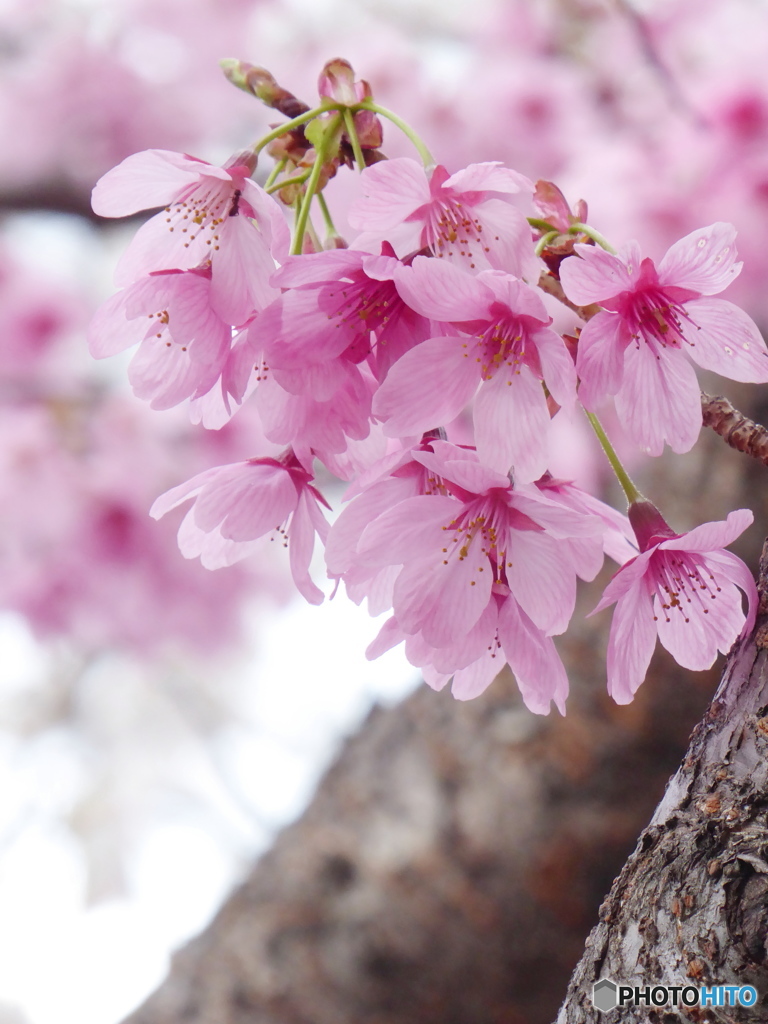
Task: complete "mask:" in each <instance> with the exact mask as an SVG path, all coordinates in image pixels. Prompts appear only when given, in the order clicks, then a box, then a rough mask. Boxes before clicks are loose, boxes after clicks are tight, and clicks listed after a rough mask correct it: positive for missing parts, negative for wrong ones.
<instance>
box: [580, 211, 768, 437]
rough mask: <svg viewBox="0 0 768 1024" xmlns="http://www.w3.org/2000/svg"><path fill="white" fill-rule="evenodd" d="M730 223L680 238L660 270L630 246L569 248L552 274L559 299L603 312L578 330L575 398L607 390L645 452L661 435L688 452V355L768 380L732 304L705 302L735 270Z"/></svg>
mask: <svg viewBox="0 0 768 1024" xmlns="http://www.w3.org/2000/svg"><path fill="white" fill-rule="evenodd" d="M735 237H736V229H735V228H734V227H733V226H732V225H730V224H723V223H717V224H711V225H710V226H709V227H706V228H701V229H699V230H698V231H693V232H691V234H689V235H686V236H685V238H681V239H680V240H679V241H678V242H675V244H674V245H673V246H672V247H671V248H670V249H669V250H668V251H667V253H666V255H665V256H664V258H663V259H662V261H661V263H660V264H659V265H658V268H657V267H656V266H655V264H654V263H653V261H652V260H650V259H648V258H646V259H643V258H642V255H641V252H640V247H639V246H638V244H637V243H636V242H631V243H629V244H628V245H627V246H625V247H624V249H622V251H621V252H620V253H619V254H618V255H615V256H614V255H612V254H611V253H608V252H605V251H604V250H602V249H599V248H597V247H595V246H592V245H577V246H576V247H575V248H576V251H577V253H578V254H579V255H578V257H569V258H568V259H566V260H564V261H563V263H562V265H561V268H560V276H561V280H562V283H563V288H564V289H565V292H566V295H567V296H568V298H569V299H571V301H572V302H576V303H578V304H579V305H589V304H590V303H599V304H600V305H601V306H603V310H602V311H601V312H599V313H598V314H597V315H596V316H594V317H593V318H592V319H591V320H590V321H589V322H588V323H587V324H586V325H585V327H584V328H583V330H582V332H581V337H580V339H579V346H578V357H577V362H576V369H577V371H578V374H579V377H580V378H581V386H580V389H579V397H580V398H581V400H582V402H583V403H584V405H585V406H587V408H593V407H594V406H595V405H596V404H597V403H598V402H600V401H601V400H602V399H603V398H605V397H606V396H607V395H615V396H616V408H617V411H618V413H619V416H620V417H621V419H622V421H623V422H624V424H625V425H626V427H627V429H628V430H629V432H630V433H631V434H632V435H633V436H634V437H635V438H636V439H637V440H638V442H639V444H640V445H641V446H642V447H643V448H645V449H646V450H647V451H648V452H649V453H650V454H651V455H660V454H661V452H662V449H663V447H664V442H665V441H666V442H667V443H668V444H669V446H670V448H672V450H673V451H676V452H687V451H689V450H690V449H691V448H692V447H693V445H694V444H695V442H696V439H697V437H698V436H699V430H700V429H701V403H700V398H699V385H698V382H697V380H696V373H695V372H694V370H693V368H692V367H691V365H690V363H689V362H688V360H687V359H686V358H685V357H686V356H689V357H690V358H691V359H693V360H694V362H696V363H698V364H699V366H701V367H703V368H704V369H705V370H713V371H714V372H715V373H719V374H722V376H724V377H729V378H731V379H732V380H739V381H753V382H756V383H757V382H763V383H764V382H766V381H768V349H766V346H765V342H764V341H763V339H762V337H761V335H760V332H759V331H758V329H757V327H756V326H755V324H754V323H753V321H752V320H751V319H750V318H749V317H748V316H747V315H746V313H744V312H743V311H742V310H741V309H739V308H738V307H737V306H734V305H733V304H732V303H730V302H726V301H725V300H723V299H712V298H709V296H711V295H715V294H716V293H717V292H720V291H722V290H723V289H724V288H725V287H727V285H728V284H730V282H731V281H732V280H733V279H734V278H735V277H736V275H737V274H738V273H739V271H740V270H741V264H740V263H737V262H736V249H735V246H734V240H735Z"/></svg>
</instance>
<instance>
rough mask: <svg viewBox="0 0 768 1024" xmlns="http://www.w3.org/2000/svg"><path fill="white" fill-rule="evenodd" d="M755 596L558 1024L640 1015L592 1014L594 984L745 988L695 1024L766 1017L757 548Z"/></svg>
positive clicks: (764, 594) (765, 723) (767, 752)
mask: <svg viewBox="0 0 768 1024" xmlns="http://www.w3.org/2000/svg"><path fill="white" fill-rule="evenodd" d="M758 588H759V591H760V598H761V601H760V611H761V615H760V616H759V617H758V622H757V626H756V628H755V631H754V633H753V635H752V636H751V637H749V638H748V639H746V640H744V641H742V642H741V643H739V644H737V645H736V646H735V647H734V649H733V651H732V652H731V654H730V656H729V658H728V661H727V663H726V666H725V671H724V673H723V677H722V681H721V683H720V686H719V688H718V690H717V693H716V694H715V696H714V698H713V700H712V703H711V704H710V705H709V708H708V709H707V711H706V713H705V715H704V717H703V719H702V721H701V722H700V724H699V725H698V726H697V728H696V730H695V732H694V734H693V736H692V738H691V743H690V746H689V748H688V752H687V754H686V757H685V760H684V761H683V764H682V766H681V767H680V769H679V770H678V772H677V774H676V775H675V776H674V778H673V779H672V780H671V782H670V784H669V786H668V788H667V791H666V794H665V796H664V799H663V800H662V801H661V803H660V804H659V806H658V808H657V809H656V813H655V814H654V816H653V818H652V820H651V823H650V825H649V826H648V827H647V828H646V829H645V831H644V832H643V833H642V835H641V836H640V839H639V841H638V844H637V848H636V850H635V852H634V853H633V854H632V856H631V857H630V859H629V861H628V862H627V864H626V865H625V867H624V869H623V870H622V872H621V874H620V875H619V877H618V878H617V879H616V881H615V882H614V885H613V888H612V889H611V892H610V895H609V896H608V897H607V899H606V900H605V902H604V903H603V904H602V906H601V907H600V923H599V924H598V925H597V926H596V927H595V928H594V929H593V931H592V933H591V935H590V936H589V939H588V940H587V950H586V953H585V954H584V957H583V959H582V960H581V962H580V964H579V966H578V968H577V969H576V971H575V973H574V976H573V979H572V981H571V984H570V986H569V989H568V994H567V996H566V1000H565V1004H564V1005H563V1008H562V1010H561V1012H560V1015H559V1017H558V1024H576V1022H577V1021H578V1022H580V1024H581V1022H585V1021H596V1020H598V1019H601V1020H603V1021H604V1024H613V1021H614V1020H616V1021H618V1020H621V1021H622V1022H629V1021H638V1022H640V1021H647V1020H648V1019H650V1018H651V1015H652V1013H653V1011H651V1013H649V1010H648V1007H647V1006H643V1005H640V1006H637V1007H635V1006H623V1007H621V1008H620V1009H619V1008H617V1009H616V1010H613V1011H611V1012H610V1013H605V1014H603V1013H601V1012H599V1011H598V1010H596V1009H595V1008H594V1006H593V1005H592V999H591V995H592V986H593V984H594V983H595V982H596V981H598V980H599V979H601V978H609V979H611V980H613V981H614V982H616V983H618V984H626V985H631V986H636V985H637V986H645V985H668V986H679V985H706V986H708V987H711V986H712V985H752V986H754V987H755V988H756V989H757V991H758V999H757V1001H756V1002H755V1004H754V1006H752V1007H751V1008H737V1009H735V1010H734V1009H733V1008H730V1007H724V1008H722V1009H720V1008H715V1007H710V1008H708V1009H707V1010H706V1011H705V1018H704V1019H707V1020H713V1021H733V1020H741V1021H765V1020H766V1017H767V1016H768V1010H767V1009H766V1005H767V1004H768V946H767V945H766V941H767V940H768V860H766V857H767V856H768V655H767V653H766V652H767V651H768V622H766V613H768V542H766V547H765V548H764V549H763V556H762V559H761V562H760V576H759V579H758ZM700 1012H701V1011H699V1010H693V1011H692V1012H691V1019H701V1018H700V1017H697V1016H695V1014H698V1013H700ZM656 1019H658V1020H662V1019H665V1018H662V1015H661V1012H660V1011H657V1012H656ZM671 1019H677V1017H676V1016H675V1015H672V1018H671Z"/></svg>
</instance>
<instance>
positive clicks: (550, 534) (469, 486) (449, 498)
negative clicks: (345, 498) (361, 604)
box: [356, 441, 599, 647]
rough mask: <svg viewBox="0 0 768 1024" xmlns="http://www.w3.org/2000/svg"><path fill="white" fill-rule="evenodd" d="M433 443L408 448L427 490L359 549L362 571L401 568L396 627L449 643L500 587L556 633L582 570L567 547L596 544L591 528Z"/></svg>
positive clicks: (386, 517) (460, 452)
mask: <svg viewBox="0 0 768 1024" xmlns="http://www.w3.org/2000/svg"><path fill="white" fill-rule="evenodd" d="M431 447H432V448H434V451H426V450H423V451H419V450H417V449H414V450H413V458H414V459H415V460H416V461H418V462H421V463H422V465H424V466H425V467H426V468H427V469H428V470H429V471H430V473H429V477H428V482H429V486H430V488H431V493H427V494H422V495H419V496H416V497H412V498H405V499H404V500H402V501H399V502H398V503H397V504H395V505H394V506H392V507H391V508H389V509H388V510H387V511H385V512H384V513H382V514H381V515H379V516H378V517H377V518H376V519H374V520H373V521H372V522H371V523H370V524H369V525H368V526H367V527H366V529H365V530H364V531H363V533H362V535H361V537H360V540H359V542H358V544H357V551H356V557H357V560H358V562H359V564H360V565H362V566H370V567H381V566H385V565H400V566H402V569H401V571H400V573H399V575H398V577H397V580H396V582H395V585H394V591H393V609H394V614H395V617H396V619H397V621H398V623H399V625H400V627H401V628H402V629H403V631H404V632H405V633H407V634H409V635H411V634H415V633H420V634H421V635H422V636H423V638H424V640H425V642H426V643H427V644H429V645H430V646H432V647H446V646H450V645H451V644H454V643H456V642H457V640H459V639H460V638H461V637H464V636H466V635H467V634H468V633H469V631H470V630H471V629H472V628H473V627H474V626H475V624H476V623H477V621H478V620H479V618H480V616H481V615H482V614H483V612H484V610H485V608H486V606H487V605H488V602H489V601H490V599H491V594H492V592H493V586H494V584H496V583H499V584H503V585H504V586H506V587H508V588H509V590H510V592H511V594H512V596H513V597H514V598H515V600H516V601H517V603H518V604H519V605H520V606H521V608H522V609H523V610H524V611H525V613H526V615H527V616H528V617H529V618H530V619H531V621H532V622H533V623H534V625H535V626H536V627H537V628H538V629H540V630H542V631H543V632H544V633H545V634H547V635H551V634H555V633H562V632H563V631H564V630H565V629H566V627H567V625H568V621H569V620H570V617H571V613H572V611H573V604H574V600H575V596H576V568H575V564H576V562H578V563H579V564H580V565H581V563H580V554H575V553H574V551H572V549H571V546H570V542H571V540H572V539H573V538H578V539H579V540H582V539H584V538H586V537H593V538H594V539H595V543H597V544H599V540H597V538H596V536H595V535H596V533H597V532H599V527H598V526H597V525H596V524H595V523H594V522H593V520H592V519H591V518H590V517H586V516H582V515H580V514H579V513H577V512H574V511H572V510H571V509H566V508H565V507H564V506H562V505H560V504H558V503H556V502H552V501H549V500H548V499H547V498H545V497H544V496H543V495H542V494H541V492H540V491H538V490H537V489H536V488H534V487H528V488H513V487H512V486H511V485H510V483H509V480H508V478H507V477H506V476H504V475H502V474H499V473H496V472H494V471H493V470H490V469H488V468H486V467H484V466H482V465H481V464H480V463H479V461H478V459H477V455H476V454H475V452H472V451H466V450H464V449H461V448H457V447H456V446H455V445H451V444H448V443H447V442H444V441H435V442H432V444H431Z"/></svg>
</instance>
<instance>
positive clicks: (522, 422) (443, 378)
mask: <svg viewBox="0 0 768 1024" xmlns="http://www.w3.org/2000/svg"><path fill="white" fill-rule="evenodd" d="M396 283H397V287H398V290H399V292H400V293H401V295H402V296H403V298H404V299H405V300H406V301H407V302H408V304H409V305H410V306H412V307H413V308H414V309H416V310H418V311H419V312H420V313H422V314H423V315H424V316H428V317H431V318H432V319H434V320H441V321H447V322H450V323H451V325H452V327H453V328H454V330H455V331H457V332H461V333H455V334H453V335H451V336H448V337H438V338H430V339H429V340H428V341H425V342H422V344H420V345H417V346H416V347H415V348H413V349H411V351H409V352H406V354H405V355H404V356H403V357H402V358H401V359H400V360H399V361H398V362H397V363H395V365H394V366H393V367H392V369H391V370H390V371H389V374H388V376H387V379H386V380H385V381H384V383H383V384H382V386H381V387H380V388H379V391H378V392H377V394H376V397H375V399H374V403H373V412H374V415H375V416H377V417H378V418H379V419H381V420H382V421H383V422H384V430H385V433H387V434H389V435H392V436H404V435H411V434H417V433H420V432H421V431H423V430H427V429H429V428H431V427H435V426H440V425H443V424H446V423H450V422H451V421H452V420H453V419H454V418H455V417H456V416H458V415H459V413H460V412H461V410H462V409H463V408H464V406H465V405H466V404H467V403H468V402H469V401H470V400H471V399H472V398H473V397H474V395H475V393H477V398H476V400H475V403H474V408H473V417H474V426H475V443H476V445H477V451H478V455H479V457H480V461H481V462H483V464H484V465H487V466H488V467H490V468H491V469H494V470H497V471H498V472H500V473H506V472H508V471H509V469H510V466H511V467H513V470H514V473H515V479H516V480H518V481H520V482H523V483H529V482H531V481H533V480H536V479H537V478H538V477H540V476H541V475H542V473H543V472H544V471H545V470H546V468H547V463H548V456H549V452H548V437H549V430H550V422H551V417H550V413H549V409H548V407H547V399H546V396H545V394H544V389H543V388H542V381H545V382H546V384H547V387H548V388H549V391H550V392H551V394H552V395H553V397H554V398H555V400H556V401H557V402H558V403H559V404H560V405H561V406H573V404H574V402H575V399H576V371H575V369H574V365H573V360H572V359H571V356H570V355H569V354H568V351H567V349H566V347H565V344H564V343H563V340H562V338H561V337H560V336H559V335H558V334H556V333H555V332H554V331H553V330H551V328H550V327H549V324H550V323H551V322H552V318H551V317H550V316H549V315H548V314H547V311H546V309H545V307H544V303H543V302H542V301H541V299H540V298H539V296H538V295H537V294H536V293H535V292H534V291H533V290H532V289H531V288H529V287H528V286H527V285H525V284H524V283H523V282H522V281H519V280H517V279H516V278H514V277H511V276H510V275H509V274H504V273H502V272H500V271H496V270H487V271H482V272H480V273H479V274H477V275H476V276H475V275H471V274H467V273H465V272H463V271H462V270H460V269H459V268H458V267H453V266H450V265H449V264H446V263H440V262H439V261H438V260H435V259H428V258H426V257H423V256H419V257H417V258H416V259H415V260H414V261H413V266H412V267H410V268H408V267H403V268H401V271H400V272H399V273H398V274H397V277H396ZM478 388H479V391H478Z"/></svg>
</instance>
